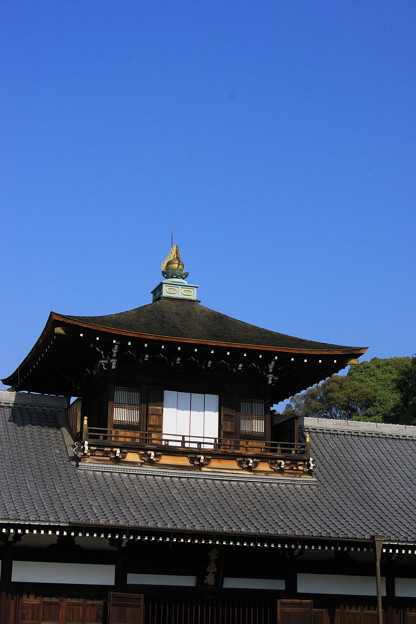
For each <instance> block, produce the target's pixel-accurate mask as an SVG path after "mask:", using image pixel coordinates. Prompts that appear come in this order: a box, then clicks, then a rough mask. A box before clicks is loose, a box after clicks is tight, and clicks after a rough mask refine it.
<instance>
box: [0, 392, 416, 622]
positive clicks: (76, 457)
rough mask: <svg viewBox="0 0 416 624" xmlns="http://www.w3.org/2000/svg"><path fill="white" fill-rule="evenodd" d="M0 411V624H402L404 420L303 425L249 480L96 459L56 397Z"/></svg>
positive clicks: (408, 472)
mask: <svg viewBox="0 0 416 624" xmlns="http://www.w3.org/2000/svg"><path fill="white" fill-rule="evenodd" d="M0 403H1V419H0V439H1V460H2V469H1V472H0V536H1V541H0V560H1V576H0V622H1V623H2V624H41V623H42V624H43V623H48V624H75V623H77V624H80V623H82V624H103V623H105V622H109V623H111V624H133V623H134V624H171V623H172V624H173V623H181V624H182V623H183V624H187V623H189V624H191V623H192V624H194V623H195V624H199V623H201V624H202V623H203V624H208V623H210V624H214V623H217V624H219V623H221V624H263V623H264V624H265V623H268V624H277V623H279V624H281V623H283V624H286V623H287V624H304V623H307V622H311V623H312V622H314V623H316V624H332V623H334V624H373V623H374V624H376V623H380V622H381V618H383V621H384V622H386V624H387V623H388V624H407V623H409V624H410V623H413V622H416V515H415V508H416V505H415V503H416V488H415V479H414V473H415V467H416V427H408V426H400V425H386V424H378V423H377V424H376V423H361V422H352V421H331V420H323V419H305V420H304V422H301V423H299V432H298V436H299V440H300V441H301V442H302V441H307V444H308V449H309V450H308V453H309V455H308V459H307V460H305V459H303V460H299V458H297V463H296V461H295V462H294V463H293V464H292V470H285V469H284V466H282V465H281V464H280V471H279V470H274V471H273V474H267V473H265V474H263V475H262V476H259V475H258V474H255V462H254V463H251V464H250V461H246V463H245V464H244V463H243V464H241V465H239V468H238V470H237V471H230V470H215V469H212V470H210V471H208V470H206V469H205V468H206V466H205V464H204V455H201V453H199V454H198V452H197V450H198V449H195V448H193V447H189V446H188V447H186V448H185V449H183V448H182V447H178V446H177V450H178V449H179V448H182V451H184V453H185V454H186V456H187V458H188V460H189V461H188V462H187V463H188V468H184V467H183V466H182V467H181V469H177V468H175V467H174V465H172V466H171V467H169V466H167V465H161V464H158V461H157V459H158V449H159V451H160V449H161V447H160V445H159V446H158V445H157V444H156V443H155V444H154V445H153V446H149V444H147V449H148V450H147V455H146V457H145V458H144V455H143V448H142V447H140V446H138V447H137V449H136V450H134V446H131V447H130V448H129V450H128V452H129V453H135V452H136V454H137V461H136V462H133V461H126V456H125V453H126V451H125V450H123V452H122V453H119V456H117V449H116V448H115V446H114V445H113V446H112V447H105V446H103V447H102V451H103V453H104V451H106V457H105V461H104V460H103V458H102V456H100V454H99V453H96V454H95V455H94V454H90V455H89V454H88V453H89V450H88V444H87V446H85V442H86V441H87V442H88V440H87V439H84V440H83V442H82V444H83V446H80V443H79V442H78V443H77V442H76V440H75V439H74V435H75V434H74V432H72V431H71V428H70V419H69V417H68V416H71V409H69V410H68V402H67V400H66V399H63V398H59V397H52V396H46V395H39V394H30V393H14V392H8V391H7V392H0ZM97 440H98V438H96V439H95V442H96V444H98V442H97ZM97 448H98V446H97ZM152 448H154V449H155V450H151V449H152ZM211 451H212V452H214V449H211ZM292 452H293V454H294V457H295V458H296V449H295V448H292ZM184 453H183V455H184ZM152 454H153V455H152ZM159 454H161V453H159ZM80 455H81V456H80ZM288 455H289V452H288V453H286V455H284V457H285V458H286V459H281V460H280V461H283V462H285V461H286V462H289V461H290V457H288ZM123 457H124V459H123ZM195 457H196V458H198V459H197V460H195V461H193V462H192V458H195ZM201 457H202V460H201ZM279 457H282V455H279ZM245 458H246V460H247V458H248V456H245ZM145 459H147V461H145ZM177 461H179V460H178V459H177ZM224 461H225V460H224ZM296 465H297V468H296ZM296 469H297V470H298V471H299V474H298V475H296V474H295V473H296Z"/></svg>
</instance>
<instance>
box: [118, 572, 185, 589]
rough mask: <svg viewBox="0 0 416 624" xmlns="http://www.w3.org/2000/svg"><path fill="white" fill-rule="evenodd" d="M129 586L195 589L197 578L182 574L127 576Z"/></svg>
mask: <svg viewBox="0 0 416 624" xmlns="http://www.w3.org/2000/svg"><path fill="white" fill-rule="evenodd" d="M127 583H128V584H129V585H132V584H135V585H176V586H181V587H195V585H196V576H183V575H180V574H127Z"/></svg>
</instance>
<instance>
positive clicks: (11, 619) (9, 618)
mask: <svg viewBox="0 0 416 624" xmlns="http://www.w3.org/2000/svg"><path fill="white" fill-rule="evenodd" d="M17 602H18V600H17V598H16V597H15V596H11V595H10V594H9V593H7V594H6V592H2V591H0V622H1V623H2V624H15V621H16V620H15V615H16V609H17Z"/></svg>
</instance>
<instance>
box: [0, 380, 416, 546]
mask: <svg viewBox="0 0 416 624" xmlns="http://www.w3.org/2000/svg"><path fill="white" fill-rule="evenodd" d="M13 398H14V395H13V394H12V393H9V392H0V439H1V470H0V522H32V523H33V522H34V523H39V524H42V523H45V524H46V523H51V524H55V523H60V524H65V525H67V524H73V523H75V524H81V525H82V524H93V525H95V526H97V527H103V526H110V525H112V526H115V525H119V526H120V527H123V528H132V529H133V528H136V529H147V530H172V531H195V532H209V533H211V534H221V533H223V534H231V533H239V534H244V535H247V536H249V535H252V536H254V535H256V536H263V537H267V536H288V537H289V536H297V537H304V538H337V539H370V538H371V537H372V536H374V535H376V534H380V535H382V536H383V537H384V538H385V539H386V540H387V541H392V542H396V543H402V542H405V543H413V544H416V517H415V513H414V510H415V508H416V486H415V480H414V478H413V474H414V471H415V460H416V427H401V426H397V425H395V426H390V425H374V424H372V423H351V422H349V423H344V422H343V423H336V422H334V421H325V420H322V419H306V421H305V423H304V426H305V429H307V430H308V431H310V434H311V441H312V454H313V457H314V458H315V460H316V462H317V468H316V471H315V478H314V479H311V480H306V479H304V480H299V479H298V480H295V479H284V478H279V477H274V478H262V477H255V476H250V475H247V476H243V477H237V476H232V475H230V476H224V475H221V476H219V475H214V474H209V473H184V472H180V471H173V470H172V471H165V470H162V469H155V470H152V469H151V468H147V469H146V468H140V467H139V468H132V469H124V468H123V466H122V464H121V465H118V466H114V468H112V467H111V468H109V469H103V468H102V467H98V466H94V465H86V467H85V468H84V467H83V468H81V467H78V468H77V467H76V464H75V462H74V460H73V459H71V457H70V455H69V453H68V448H69V447H68V442H69V441H68V438H67V433H66V429H65V426H64V420H63V409H64V406H65V402H64V401H63V400H60V399H56V398H52V397H39V396H36V395H17V396H16V401H15V402H13Z"/></svg>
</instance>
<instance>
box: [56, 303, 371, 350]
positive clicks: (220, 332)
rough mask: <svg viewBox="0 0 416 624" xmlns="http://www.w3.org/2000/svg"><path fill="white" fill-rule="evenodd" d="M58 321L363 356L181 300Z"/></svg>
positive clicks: (137, 331) (62, 317)
mask: <svg viewBox="0 0 416 624" xmlns="http://www.w3.org/2000/svg"><path fill="white" fill-rule="evenodd" d="M55 316H57V315H55ZM59 317H60V318H61V319H62V320H68V321H75V322H76V323H79V324H81V325H90V326H94V327H100V328H105V329H109V330H114V331H116V332H126V333H129V334H140V335H146V336H154V337H156V336H157V337H171V338H176V339H179V340H194V341H204V342H209V343H216V344H232V345H241V346H259V347H270V348H273V349H280V350H295V351H300V352H306V351H317V352H325V351H326V352H342V353H351V354H357V353H359V354H361V353H364V352H365V348H361V347H346V346H342V345H334V344H328V343H326V342H315V341H313V340H304V339H303V338H296V337H294V336H287V335H285V334H280V333H278V332H274V331H271V330H268V329H263V328H262V327H257V326H256V325H250V324H249V323H245V322H244V321H239V320H237V319H235V318H232V317H230V316H226V315H225V314H221V313H220V312H216V311H215V310H211V309H210V308H206V307H205V306H202V305H200V304H199V303H198V302H197V301H184V300H181V299H163V298H162V299H159V300H158V301H156V302H154V303H150V304H148V305H145V306H142V307H140V308H135V309H134V310H128V311H127V312H120V313H118V314H108V315H106V316H64V315H59Z"/></svg>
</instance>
